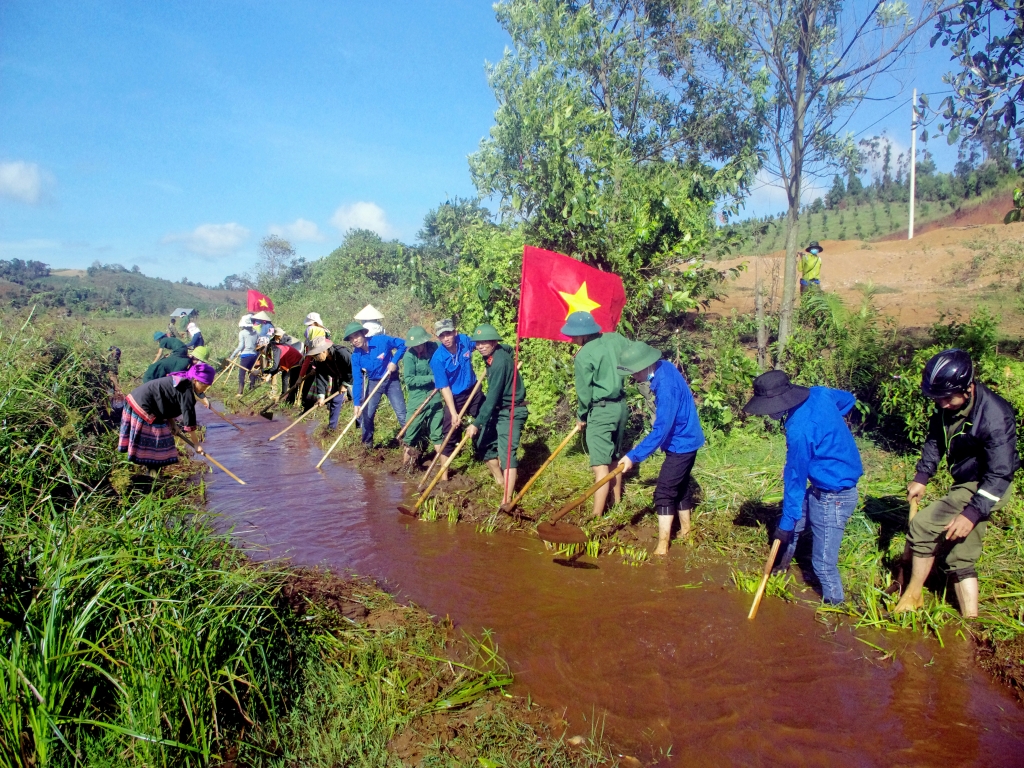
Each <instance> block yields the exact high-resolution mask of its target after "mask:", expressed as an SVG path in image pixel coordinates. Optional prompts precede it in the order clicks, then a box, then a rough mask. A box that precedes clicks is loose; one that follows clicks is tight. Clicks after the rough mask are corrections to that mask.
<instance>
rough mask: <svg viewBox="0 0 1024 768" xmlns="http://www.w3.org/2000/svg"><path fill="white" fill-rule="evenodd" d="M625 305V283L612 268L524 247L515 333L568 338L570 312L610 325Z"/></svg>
mask: <svg viewBox="0 0 1024 768" xmlns="http://www.w3.org/2000/svg"><path fill="white" fill-rule="evenodd" d="M625 306H626V289H625V288H624V287H623V285H622V278H621V277H619V276H618V275H616V274H615V273H614V272H602V271H601V270H600V269H596V268H594V267H588V266H587V265H586V264H584V263H583V262H580V261H576V259H572V258H569V257H568V256H565V255H563V254H561V253H555V252H554V251H545V250H543V249H541V248H534V247H533V246H530V245H527V246H525V247H524V248H523V286H522V294H521V296H520V299H519V335H520V337H522V338H524V339H551V340H552V341H568V340H569V337H568V336H563V335H562V326H563V325H565V319H566V318H567V317H568V316H569V315H570V314H571V313H573V312H577V311H581V310H582V311H584V312H589V313H590V314H592V315H593V316H594V320H596V321H597V324H598V325H600V326H601V330H602V331H604V332H605V333H609V332H611V331H614V330H615V327H616V326H617V325H618V324H619V318H621V317H622V308H623V307H625Z"/></svg>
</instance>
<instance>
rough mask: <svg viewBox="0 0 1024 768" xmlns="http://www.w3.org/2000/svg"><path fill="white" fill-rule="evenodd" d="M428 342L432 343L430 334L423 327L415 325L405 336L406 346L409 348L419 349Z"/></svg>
mask: <svg viewBox="0 0 1024 768" xmlns="http://www.w3.org/2000/svg"><path fill="white" fill-rule="evenodd" d="M428 341H430V334H429V333H427V329H426V328H424V327H423V326H422V325H414V326H413V327H412V328H410V329H409V332H408V333H407V334H405V344H406V346H407V347H418V346H419V345H420V344H426V343H427V342H428Z"/></svg>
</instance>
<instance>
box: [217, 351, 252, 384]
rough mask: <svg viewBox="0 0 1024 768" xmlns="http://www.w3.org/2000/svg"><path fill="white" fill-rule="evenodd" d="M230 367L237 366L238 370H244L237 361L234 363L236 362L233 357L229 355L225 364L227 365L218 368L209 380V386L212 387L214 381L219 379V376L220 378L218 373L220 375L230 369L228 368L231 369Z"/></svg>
mask: <svg viewBox="0 0 1024 768" xmlns="http://www.w3.org/2000/svg"><path fill="white" fill-rule="evenodd" d="M232 368H238V369H239V370H242V371H244V370H245V369H244V368H242V366H240V365H239V364H238V363H236V362H235V358H233V357H229V358H228V364H227V367H225V368H222V369H221V370H220V371H219V372H218V373H217V375H216V376H214V377H213V381H211V382H210V386H211V387H212V386H213V385H214V384H216V383H217V379H219V378H220V375H221V374H222V373H227V372H228V371H230V370H231V369H232Z"/></svg>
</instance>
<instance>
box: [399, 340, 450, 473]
mask: <svg viewBox="0 0 1024 768" xmlns="http://www.w3.org/2000/svg"><path fill="white" fill-rule="evenodd" d="M405 347H406V353H405V357H403V358H402V377H403V378H404V379H405V389H406V396H407V398H408V399H407V401H406V407H407V408H408V409H409V410H410V411H412V412H415V411H416V409H417V408H419V407H420V405H421V404H422V403H423V401H424V400H426V399H427V398H428V397H430V395H431V393H432V392H433V391H434V371H433V370H431V368H430V358H431V357H433V355H434V353H435V352H436V351H437V342H436V341H432V340H431V337H430V334H429V333H427V329H426V328H424V327H423V326H420V325H414V326H413V327H412V328H410V329H409V332H408V333H407V334H405ZM443 423H444V401H443V400H442V399H441V398H440V397H438V396H436V395H435V396H434V397H433V398H432V399H431V401H430V402H429V403H427V405H426V406H425V407H424V408H423V410H422V411H420V414H419V415H418V416H417V417H416V419H415V420H414V421H413V422H412V424H410V425H409V427H408V429H406V430H405V436H404V437H403V438H402V440H403V441H404V443H405V449H404V452H403V455H402V463H403V464H408V463H409V462H410V461H412V458H413V449H414V448H415V447H416V446H417V444H419V443H422V442H423V441H424V440H426V441H427V442H428V444H429V445H433V446H434V449H435V450H436V449H437V448H439V447H440V446H441V441H442V440H443V439H444V433H443V432H442V429H441V426H442V424H443Z"/></svg>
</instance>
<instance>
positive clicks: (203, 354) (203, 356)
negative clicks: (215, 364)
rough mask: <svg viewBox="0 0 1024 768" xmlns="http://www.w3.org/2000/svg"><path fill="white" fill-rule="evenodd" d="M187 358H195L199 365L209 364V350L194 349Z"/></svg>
mask: <svg viewBox="0 0 1024 768" xmlns="http://www.w3.org/2000/svg"><path fill="white" fill-rule="evenodd" d="M188 356H189V357H192V358H195V359H196V360H198V361H199V362H201V363H208V362H210V350H209V349H207V348H206V347H196V348H195V349H193V350H192V351H191V352H189V355H188Z"/></svg>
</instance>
